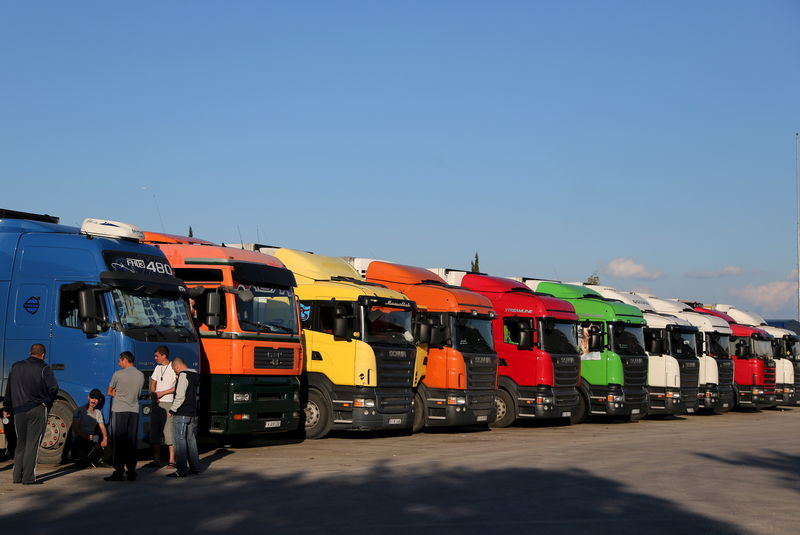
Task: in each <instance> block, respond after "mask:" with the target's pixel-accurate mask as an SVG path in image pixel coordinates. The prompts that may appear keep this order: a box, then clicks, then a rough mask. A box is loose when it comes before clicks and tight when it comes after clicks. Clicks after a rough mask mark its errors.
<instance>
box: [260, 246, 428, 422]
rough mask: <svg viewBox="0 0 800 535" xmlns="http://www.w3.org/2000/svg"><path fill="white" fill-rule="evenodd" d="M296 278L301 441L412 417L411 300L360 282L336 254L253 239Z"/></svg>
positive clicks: (416, 364)
mask: <svg viewBox="0 0 800 535" xmlns="http://www.w3.org/2000/svg"><path fill="white" fill-rule="evenodd" d="M244 247H245V248H247V249H250V250H255V251H258V252H261V253H267V254H272V255H274V256H275V257H277V258H278V259H279V260H280V261H281V262H283V264H284V265H285V266H286V267H287V268H289V269H290V270H291V271H292V272H293V273H294V276H295V278H296V280H297V289H296V292H297V296H298V298H299V299H300V319H301V321H302V327H303V337H302V340H303V349H304V354H305V355H306V358H305V359H304V372H303V390H302V391H301V401H302V402H303V407H304V411H303V413H304V414H303V415H304V418H305V421H304V429H305V436H306V438H322V437H324V436H326V435H327V434H328V433H329V432H330V431H331V430H350V431H377V430H391V429H398V430H399V429H407V428H409V427H411V424H412V418H413V414H412V411H413V402H414V392H413V385H414V380H415V375H416V373H417V370H418V369H419V367H420V366H421V365H422V362H421V361H422V359H421V358H420V359H418V358H417V347H416V340H415V338H414V335H413V321H414V316H415V314H416V309H417V307H416V304H415V303H414V302H413V301H411V300H409V299H408V298H407V297H406V296H405V295H403V294H401V293H399V292H397V291H393V290H391V289H389V288H386V287H385V286H382V285H380V284H373V283H369V282H367V281H365V280H364V279H363V277H361V275H359V274H358V272H357V271H356V270H354V269H353V267H352V266H350V264H348V263H347V262H346V261H345V260H343V259H342V258H336V257H331V256H323V255H317V254H314V253H309V252H305V251H298V250H294V249H287V248H276V247H270V246H266V245H259V244H244Z"/></svg>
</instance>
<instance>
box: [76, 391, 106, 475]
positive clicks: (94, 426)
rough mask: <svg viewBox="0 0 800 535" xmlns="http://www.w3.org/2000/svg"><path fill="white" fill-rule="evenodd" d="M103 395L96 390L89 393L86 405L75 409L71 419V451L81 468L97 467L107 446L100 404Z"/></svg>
mask: <svg viewBox="0 0 800 535" xmlns="http://www.w3.org/2000/svg"><path fill="white" fill-rule="evenodd" d="M102 400H103V394H102V392H100V390H98V389H96V388H95V389H93V390H92V391H91V392H89V396H88V403H87V404H86V405H82V406H80V407H78V408H77V409H75V415H74V417H73V419H72V451H73V452H74V453H75V454H76V455H77V456H78V463H77V465H78V466H79V467H82V468H86V467H88V466H97V465H98V464H99V463H100V462H101V461H100V458H101V457H102V456H103V448H105V447H106V446H107V445H108V432H107V431H106V424H105V420H104V419H103V413H102V412H100V408H99V407H100V403H101V402H102Z"/></svg>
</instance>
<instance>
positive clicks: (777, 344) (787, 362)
mask: <svg viewBox="0 0 800 535" xmlns="http://www.w3.org/2000/svg"><path fill="white" fill-rule="evenodd" d="M713 308H714V310H719V311H720V312H724V313H726V314H728V315H729V316H730V317H732V318H733V319H735V320H736V322H737V323H741V324H742V325H749V326H751V327H758V328H759V329H761V330H763V331H766V332H767V333H769V334H770V335H771V336H772V337H773V338H772V358H773V360H774V361H775V402H776V404H777V405H782V406H793V405H796V404H797V391H796V390H795V384H794V383H795V376H794V371H795V370H794V363H793V362H792V360H791V359H790V358H789V357H791V356H792V351H793V350H795V349H796V348H797V343H798V341H800V338H798V337H797V335H796V334H795V333H794V332H792V331H790V330H788V329H782V328H780V327H773V326H772V325H768V324H767V322H766V320H765V319H764V318H763V317H761V316H760V315H759V314H757V313H755V312H751V311H749V310H742V309H740V308H736V307H735V306H733V305H722V304H718V305H713Z"/></svg>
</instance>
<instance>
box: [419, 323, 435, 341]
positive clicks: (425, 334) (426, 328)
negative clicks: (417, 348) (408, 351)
mask: <svg viewBox="0 0 800 535" xmlns="http://www.w3.org/2000/svg"><path fill="white" fill-rule="evenodd" d="M432 331H433V329H432V328H431V325H430V323H424V322H423V323H420V324H419V326H418V327H417V341H418V342H419V343H420V344H428V343H430V341H431V332H432Z"/></svg>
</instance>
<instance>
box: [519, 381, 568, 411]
mask: <svg viewBox="0 0 800 535" xmlns="http://www.w3.org/2000/svg"><path fill="white" fill-rule="evenodd" d="M578 396H579V394H578V390H577V389H575V388H558V389H556V388H553V387H549V386H538V387H519V389H518V397H517V416H518V417H519V418H538V419H550V418H569V417H570V416H572V411H573V410H574V409H575V408H576V406H577V405H578Z"/></svg>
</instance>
